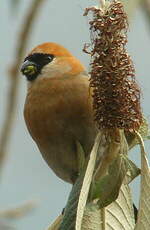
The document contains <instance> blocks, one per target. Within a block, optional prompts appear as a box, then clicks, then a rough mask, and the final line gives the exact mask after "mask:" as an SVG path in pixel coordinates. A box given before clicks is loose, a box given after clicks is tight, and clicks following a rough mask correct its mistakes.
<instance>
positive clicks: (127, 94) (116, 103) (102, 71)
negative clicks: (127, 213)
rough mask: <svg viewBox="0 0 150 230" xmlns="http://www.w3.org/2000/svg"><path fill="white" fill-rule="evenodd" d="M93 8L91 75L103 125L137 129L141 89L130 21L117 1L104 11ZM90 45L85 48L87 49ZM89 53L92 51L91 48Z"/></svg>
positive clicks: (91, 23)
mask: <svg viewBox="0 0 150 230" xmlns="http://www.w3.org/2000/svg"><path fill="white" fill-rule="evenodd" d="M89 11H91V12H92V13H93V19H92V20H91V21H90V22H89V24H90V30H91V43H92V44H91V52H90V55H91V57H92V60H91V72H90V75H91V78H90V87H92V88H93V107H94V111H95V120H96V121H97V123H98V126H99V128H100V129H101V128H106V129H110V128H123V129H125V130H126V131H127V130H130V131H132V130H136V129H138V128H139V126H140V124H141V121H142V114H141V107H140V88H139V86H138V85H137V83H136V80H135V69H134V66H133V63H132V60H131V58H130V56H129V55H128V53H127V51H126V49H125V45H126V43H127V29H128V20H127V15H126V13H125V12H124V9H123V5H122V3H120V2H118V1H113V2H111V3H110V4H109V6H107V8H105V10H104V11H102V10H101V9H97V8H94V7H93V8H88V9H86V12H85V15H87V14H88V12H89ZM86 50H87V49H86V47H85V49H84V51H85V52H86ZM87 52H88V51H87Z"/></svg>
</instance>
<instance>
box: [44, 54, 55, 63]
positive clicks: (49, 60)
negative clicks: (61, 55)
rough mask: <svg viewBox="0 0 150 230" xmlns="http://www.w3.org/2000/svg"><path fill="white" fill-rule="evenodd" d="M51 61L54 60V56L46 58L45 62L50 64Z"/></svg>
mask: <svg viewBox="0 0 150 230" xmlns="http://www.w3.org/2000/svg"><path fill="white" fill-rule="evenodd" d="M53 59H54V55H52V54H50V55H48V56H46V60H47V61H48V62H51V61H52V60H53Z"/></svg>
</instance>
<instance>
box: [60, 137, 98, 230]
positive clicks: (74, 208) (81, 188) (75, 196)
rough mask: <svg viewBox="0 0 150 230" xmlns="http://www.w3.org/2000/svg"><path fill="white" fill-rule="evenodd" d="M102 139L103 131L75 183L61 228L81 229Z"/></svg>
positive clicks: (61, 229)
mask: <svg viewBox="0 0 150 230" xmlns="http://www.w3.org/2000/svg"><path fill="white" fill-rule="evenodd" d="M100 140H101V133H99V134H98V135H97V137H96V140H95V143H94V146H93V149H92V151H91V153H90V156H89V159H88V161H87V163H86V165H85V167H84V169H83V170H82V172H81V174H80V175H79V177H78V178H77V181H76V183H75V184H74V185H73V188H72V191H71V193H70V195H69V199H68V202H67V206H66V208H65V213H64V217H63V220H62V223H61V225H60V230H74V229H75V230H81V225H82V219H83V215H84V209H85V206H86V201H87V198H88V194H89V189H90V185H91V181H92V176H93V172H94V167H95V162H96V156H97V151H98V148H99V144H100Z"/></svg>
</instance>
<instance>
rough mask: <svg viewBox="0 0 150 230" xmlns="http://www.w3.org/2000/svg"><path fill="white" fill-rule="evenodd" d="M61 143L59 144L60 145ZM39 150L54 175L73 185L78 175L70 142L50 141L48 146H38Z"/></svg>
mask: <svg viewBox="0 0 150 230" xmlns="http://www.w3.org/2000/svg"><path fill="white" fill-rule="evenodd" d="M60 142H61V143H60ZM38 147H39V150H40V152H41V154H42V156H43V158H44V159H45V161H46V162H47V164H48V165H49V167H50V168H51V169H52V170H53V171H54V173H55V174H56V175H57V176H58V177H60V178H61V179H62V180H64V181H66V182H69V183H74V181H75V179H76V178H77V175H78V161H77V153H76V149H75V146H74V144H73V143H72V141H70V143H69V141H68V140H67V142H66V141H65V140H64V139H63V138H61V137H60V140H57V141H56V140H55V141H54V142H53V140H51V141H50V143H49V144H48V146H43V145H42V146H40V145H38Z"/></svg>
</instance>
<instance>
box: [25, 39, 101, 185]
mask: <svg viewBox="0 0 150 230" xmlns="http://www.w3.org/2000/svg"><path fill="white" fill-rule="evenodd" d="M21 71H22V73H23V75H25V76H26V78H27V81H28V91H27V97H26V102H25V107H24V117H25V122H26V125H27V128H28V130H29V132H30V134H31V136H32V138H33V139H34V141H35V142H36V144H37V145H38V148H39V150H40V152H41V153H42V156H43V158H44V159H45V160H46V162H47V163H48V165H49V166H50V168H51V169H52V170H53V171H54V172H55V174H56V175H57V176H58V177H60V178H61V179H63V180H65V181H67V182H69V183H74V182H75V180H76V178H77V176H78V173H79V157H78V155H79V154H78V152H79V149H80V147H82V149H83V153H84V157H86V156H87V155H88V154H89V153H90V151H91V149H92V146H93V143H94V139H95V136H96V133H97V129H96V126H95V123H94V122H93V112H92V103H91V97H90V94H89V79H88V75H87V73H86V71H85V68H84V66H83V65H82V64H81V63H80V61H79V60H78V59H77V58H75V57H74V56H73V55H72V54H71V53H70V52H69V51H68V50H67V49H65V48H64V47H63V46H61V45H58V44H56V43H44V44H41V45H39V46H37V47H35V48H34V49H33V50H32V51H31V52H30V53H29V55H28V56H27V57H26V58H25V60H24V63H23V65H22V68H21Z"/></svg>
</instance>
